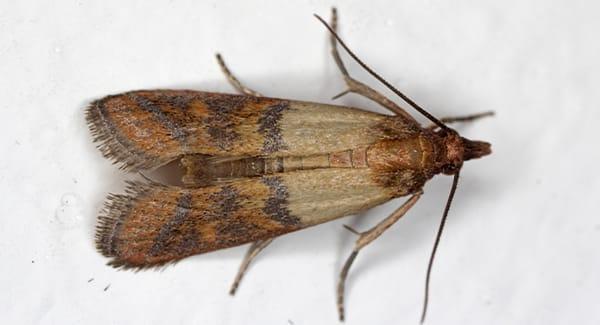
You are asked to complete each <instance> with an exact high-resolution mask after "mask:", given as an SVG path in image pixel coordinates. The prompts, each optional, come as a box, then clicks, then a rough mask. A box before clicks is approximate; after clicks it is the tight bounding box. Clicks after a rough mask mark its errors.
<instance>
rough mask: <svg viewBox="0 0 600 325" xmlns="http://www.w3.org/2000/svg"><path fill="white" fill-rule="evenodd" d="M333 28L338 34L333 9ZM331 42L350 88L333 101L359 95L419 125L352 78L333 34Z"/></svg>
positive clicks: (334, 10) (374, 91)
mask: <svg viewBox="0 0 600 325" xmlns="http://www.w3.org/2000/svg"><path fill="white" fill-rule="evenodd" d="M331 28H332V29H333V30H334V31H336V32H337V10H336V9H335V8H332V9H331ZM329 41H330V43H331V55H332V56H333V59H334V60H335V63H336V65H337V66H338V68H339V69H340V72H341V73H342V75H343V77H344V81H345V82H346V86H347V87H348V89H346V90H345V91H343V92H341V93H339V94H338V95H336V96H334V97H333V99H337V98H340V97H342V96H344V95H346V94H348V93H355V94H359V95H361V96H364V97H366V98H368V99H370V100H372V101H374V102H376V103H378V104H379V105H381V106H383V107H385V108H387V109H388V110H390V111H392V112H393V113H396V114H397V115H400V116H402V117H403V118H405V119H406V120H408V121H410V122H412V123H415V124H416V123H417V121H415V119H414V118H413V117H412V116H410V114H408V113H407V112H406V111H405V110H404V109H402V108H401V107H400V106H398V105H397V104H396V103H394V102H393V101H391V100H389V99H388V98H386V97H385V96H383V95H382V94H380V93H378V92H377V91H376V90H375V89H373V88H371V87H369V86H367V85H365V84H364V83H362V82H360V81H358V80H356V79H354V78H352V77H350V74H349V73H348V70H347V69H346V66H345V65H344V61H342V58H341V57H340V53H339V52H338V49H337V40H336V39H335V36H334V35H333V34H331V35H330V36H329Z"/></svg>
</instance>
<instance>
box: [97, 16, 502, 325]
mask: <svg viewBox="0 0 600 325" xmlns="http://www.w3.org/2000/svg"><path fill="white" fill-rule="evenodd" d="M316 17H317V18H318V19H319V20H320V21H321V22H322V23H323V24H324V25H325V27H327V29H329V31H330V41H331V47H332V50H331V51H332V54H333V58H334V60H335V62H336V64H337V66H338V68H339V69H340V71H341V73H342V75H343V78H344V80H345V82H346V85H347V87H348V88H347V90H346V91H344V92H343V93H341V94H340V95H338V96H336V98H337V97H340V96H342V95H345V94H347V93H355V94H359V95H362V96H364V97H366V98H368V99H370V100H372V101H374V102H376V103H379V104H381V105H382V106H384V107H385V108H387V109H388V110H390V111H391V112H392V113H394V115H382V114H378V113H373V112H368V111H364V110H360V109H357V108H351V107H345V106H334V105H328V104H321V103H311V102H303V101H296V100H288V99H277V98H269V97H264V96H262V95H261V94H259V93H257V92H256V91H253V90H251V89H250V88H247V87H245V86H244V85H242V84H241V83H240V82H239V80H238V79H237V78H236V77H235V76H234V75H233V74H232V73H231V72H230V71H229V69H228V68H227V66H226V65H225V63H224V61H223V59H222V58H221V56H220V55H217V59H218V62H219V64H220V66H221V68H222V70H223V72H224V73H225V75H226V77H227V78H228V80H229V82H230V83H231V84H232V85H233V86H234V87H235V88H236V90H238V91H239V92H241V95H231V94H221V93H211V92H203V91H195V90H140V91H130V92H126V93H122V94H117V95H112V96H107V97H104V98H102V99H99V100H96V101H94V102H92V103H91V105H90V106H89V107H88V108H87V112H86V118H87V123H88V125H89V128H90V130H91V133H92V135H93V137H94V140H95V141H96V142H98V148H99V149H100V151H101V152H102V154H103V155H104V156H105V157H107V158H108V159H110V160H112V161H113V162H114V163H116V164H119V165H120V167H121V168H122V169H124V170H126V171H128V172H140V171H144V170H153V169H156V168H158V167H161V166H164V165H165V164H167V163H169V162H172V161H177V160H179V162H180V166H181V167H182V168H183V169H184V176H183V185H181V186H174V185H164V184H159V183H157V182H154V181H151V180H149V179H148V180H146V181H144V182H130V183H129V185H128V187H127V190H126V194H117V195H113V194H111V195H109V197H108V198H107V201H106V204H105V208H104V210H103V211H102V212H101V216H100V217H99V222H98V226H97V233H96V245H97V248H98V250H99V251H100V252H101V253H102V254H103V255H104V256H106V257H108V258H110V262H109V264H110V265H112V266H114V267H117V268H128V269H146V268H150V267H157V266H162V265H165V264H168V263H173V262H175V261H179V260H181V259H183V258H185V257H187V256H191V255H196V254H202V253H206V252H211V251H215V250H219V249H224V248H228V247H234V246H238V245H243V244H246V243H252V245H251V246H250V249H249V251H248V253H247V255H246V258H245V259H244V260H243V262H242V264H241V266H240V269H239V271H238V274H237V276H236V278H235V280H234V283H233V286H232V288H231V291H230V292H231V294H233V293H234V292H235V290H236V289H237V287H238V284H239V282H240V280H241V278H242V276H243V274H244V272H245V270H246V269H247V267H248V265H249V264H250V262H251V261H252V259H253V258H254V257H255V256H256V255H257V254H258V253H259V252H260V251H261V250H262V249H264V248H265V247H266V246H267V245H268V244H270V243H271V241H272V240H273V239H274V238H276V237H278V236H281V235H283V234H286V233H289V232H293V231H296V230H300V229H304V228H307V227H311V226H315V225H318V224H321V223H323V222H327V221H331V220H334V219H337V218H340V217H343V216H347V215H351V214H355V213H358V212H360V211H364V210H366V209H369V208H371V207H374V206H377V205H380V204H382V203H384V202H386V201H389V200H391V199H393V198H397V197H401V196H409V199H408V200H407V201H406V202H405V203H404V204H403V205H402V206H400V207H399V208H398V209H397V210H396V211H395V212H393V213H392V214H391V215H390V216H388V217H387V218H386V219H384V220H383V221H381V222H380V223H379V224H377V225H376V226H374V227H373V228H371V229H369V230H367V231H364V232H356V231H354V230H353V229H350V230H351V231H353V232H355V233H356V234H357V235H358V239H357V241H356V244H355V246H354V249H353V250H352V252H351V254H350V256H349V257H348V259H347V260H346V263H345V265H344V266H343V268H342V270H341V272H340V277H339V282H338V287H337V305H338V312H339V317H340V320H343V319H344V303H343V298H344V283H345V279H346V276H347V274H348V271H349V269H350V266H351V265H352V263H353V261H354V260H355V258H356V256H357V254H358V252H359V251H360V250H361V249H362V248H363V247H364V246H366V245H368V244H369V243H371V242H372V241H373V240H375V239H376V238H377V237H379V236H380V235H381V234H382V233H383V232H384V231H385V230H386V229H387V228H389V227H390V226H392V225H393V224H394V223H395V222H396V221H398V220H399V219H400V218H401V217H402V216H403V215H404V214H405V213H406V212H407V211H408V210H409V209H410V208H411V207H412V206H413V205H414V204H415V203H416V202H417V201H418V199H419V198H420V197H421V195H422V194H423V190H422V189H423V186H424V184H425V182H427V181H428V180H429V179H431V178H432V177H433V176H435V175H438V174H445V175H453V177H454V181H453V185H452V188H451V191H450V194H449V197H448V200H447V203H446V207H445V209H444V212H443V216H442V221H441V223H440V228H439V230H438V233H437V237H436V239H435V243H434V247H433V251H432V254H431V256H430V259H429V266H428V270H427V276H426V282H425V283H426V285H425V301H424V304H423V311H422V317H421V322H423V320H424V318H425V312H426V308H427V301H428V288H429V279H430V274H431V266H432V264H433V260H434V257H435V251H436V249H437V247H438V244H439V240H440V236H441V232H442V229H443V227H444V223H445V220H446V217H447V215H448V211H449V209H450V204H451V202H452V198H453V196H454V193H455V190H456V186H457V183H458V178H459V173H460V170H461V168H462V166H463V162H464V161H466V160H471V159H476V158H480V157H483V156H486V155H489V154H490V153H491V149H490V144H489V143H486V142H482V141H472V140H469V139H466V138H464V137H461V136H460V135H459V134H458V133H457V132H456V131H455V130H453V129H451V128H450V127H448V126H447V124H448V123H451V122H457V121H471V120H475V119H478V118H480V117H484V116H489V115H491V114H492V112H486V113H481V114H475V115H470V116H462V117H454V118H444V119H438V118H435V117H434V116H433V115H431V114H430V113H428V112H427V111H425V110H424V109H423V108H421V107H420V106H418V105H417V104H416V103H414V102H413V101H412V100H411V99H410V98H408V97H407V96H406V95H404V94H403V93H402V92H400V91H399V90H397V89H396V88H394V87H393V86H392V85H390V84H389V83H388V82H387V81H385V79H383V78H382V77H380V76H379V75H378V74H377V73H375V72H374V71H372V70H371V69H370V68H369V67H368V66H367V65H366V64H364V63H363V62H362V61H361V60H360V59H358V58H357V57H356V55H354V53H352V52H351V51H350V50H349V49H348V47H347V46H346V45H345V44H344V42H343V41H342V40H341V39H340V38H339V37H338V35H337V34H336V31H335V30H336V26H337V18H336V11H335V9H333V10H332V20H331V24H330V25H328V24H327V23H325V21H323V19H321V18H320V17H319V16H316ZM338 43H339V44H340V45H341V46H342V47H343V48H344V49H345V50H346V51H347V52H348V54H349V55H350V56H351V57H352V58H353V59H354V60H355V61H356V62H357V63H359V64H360V65H361V66H362V67H363V68H364V69H366V70H367V71H368V72H369V73H370V74H371V75H373V76H374V77H375V78H376V79H378V80H379V81H380V82H382V83H383V84H384V85H385V86H387V87H388V88H389V89H390V90H391V91H393V92H394V93H395V94H397V95H398V96H400V97H401V98H402V99H403V100H404V101H405V102H407V103H408V104H409V105H410V106H412V107H413V108H415V109H416V110H417V111H418V112H419V113H421V114H423V115H424V116H425V117H427V118H428V119H429V120H430V121H431V122H432V124H431V125H429V126H421V125H420V124H419V123H418V122H417V121H416V120H415V119H414V118H413V117H412V116H411V115H409V114H408V113H407V112H406V111H405V110H404V109H402V108H401V107H400V106H398V105H397V104H395V103H394V102H393V101H391V100H389V99H387V98H386V97H384V96H383V95H381V94H379V93H378V92H376V91H375V90H373V89H372V88H370V87H369V86H367V85H365V84H363V83H361V82H359V81H357V80H355V79H353V78H352V77H350V75H349V73H348V71H347V69H346V67H345V65H344V63H343V61H342V59H341V57H340V55H339V53H338V50H337V45H338Z"/></svg>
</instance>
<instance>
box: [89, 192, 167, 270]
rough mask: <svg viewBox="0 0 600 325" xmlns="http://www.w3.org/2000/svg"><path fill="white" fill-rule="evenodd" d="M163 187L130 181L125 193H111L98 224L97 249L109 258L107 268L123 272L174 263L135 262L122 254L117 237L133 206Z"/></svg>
mask: <svg viewBox="0 0 600 325" xmlns="http://www.w3.org/2000/svg"><path fill="white" fill-rule="evenodd" d="M163 186H164V185H161V184H158V183H154V182H138V181H129V182H127V188H126V190H125V193H126V194H109V195H108V197H107V199H106V202H105V203H104V208H103V209H102V211H101V212H100V216H99V217H98V223H97V225H96V234H95V241H96V250H97V251H98V252H99V253H100V254H102V255H103V256H105V257H107V258H109V259H110V260H109V261H108V263H107V265H110V266H112V267H114V268H115V269H120V270H134V271H136V272H137V271H140V270H144V269H150V268H157V269H160V268H163V267H164V266H166V265H167V264H172V263H173V262H174V261H166V262H154V263H153V262H144V263H141V264H140V263H134V262H133V261H131V260H130V259H128V258H127V257H125V256H123V255H122V254H121V252H120V251H119V246H118V236H119V234H120V233H121V227H122V225H123V223H124V222H125V221H126V219H127V217H128V216H129V214H130V212H131V209H132V207H133V205H134V203H135V202H136V201H137V200H138V199H139V198H141V197H143V196H145V195H146V194H147V193H148V192H149V191H151V190H152V189H156V188H157V187H163Z"/></svg>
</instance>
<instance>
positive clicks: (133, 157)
mask: <svg viewBox="0 0 600 325" xmlns="http://www.w3.org/2000/svg"><path fill="white" fill-rule="evenodd" d="M121 96H123V94H121V95H110V96H106V97H103V98H100V99H97V100H94V101H92V102H90V104H89V105H88V106H87V108H86V109H85V120H86V123H87V125H88V128H89V130H90V133H91V135H92V140H93V142H94V143H96V144H97V145H96V147H97V148H98V149H99V150H100V152H101V153H102V155H103V156H104V157H105V158H107V159H108V160H110V161H111V162H112V163H113V164H116V165H118V167H119V169H121V170H124V171H130V172H135V171H139V170H143V169H152V168H155V167H157V166H160V165H161V164H162V162H159V161H157V159H155V158H153V157H151V156H149V155H148V154H146V153H144V152H143V151H140V150H139V149H137V148H136V147H135V146H134V145H133V144H132V143H131V142H130V141H128V140H127V139H126V138H125V137H124V136H122V135H120V134H119V130H118V128H117V126H116V125H115V124H114V122H113V121H112V120H111V118H110V114H108V108H107V105H109V102H110V101H111V100H112V99H115V98H119V97H121Z"/></svg>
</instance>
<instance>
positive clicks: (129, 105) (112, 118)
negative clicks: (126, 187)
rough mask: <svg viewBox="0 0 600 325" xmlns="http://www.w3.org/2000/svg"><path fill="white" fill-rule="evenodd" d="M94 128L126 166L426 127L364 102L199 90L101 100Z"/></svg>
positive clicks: (364, 138)
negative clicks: (354, 105) (320, 101)
mask: <svg viewBox="0 0 600 325" xmlns="http://www.w3.org/2000/svg"><path fill="white" fill-rule="evenodd" d="M86 114H87V121H88V125H89V128H90V130H91V132H92V134H93V136H94V138H95V140H96V141H97V142H98V143H99V145H98V147H99V149H100V150H101V152H102V153H103V154H104V155H105V156H106V157H108V158H109V159H111V160H113V161H114V162H115V163H117V164H120V165H121V167H122V168H123V169H126V170H130V171H136V170H142V169H153V168H156V167H159V166H161V165H164V164H166V163H168V162H170V161H172V160H175V159H177V158H178V157H180V156H182V155H187V154H203V155H208V156H215V157H238V156H304V155H314V154H323V153H328V152H336V151H343V150H347V149H352V148H355V147H359V146H363V145H368V144H371V143H373V142H374V141H376V140H379V139H382V138H389V137H394V138H398V137H403V136H411V135H414V134H415V133H416V132H418V131H419V130H418V128H417V127H416V126H415V125H414V124H413V123H412V122H410V123H409V122H406V121H404V120H402V118H401V117H390V116H385V115H381V114H376V113H372V112H367V111H363V110H359V109H353V108H347V107H341V106H334V105H326V104H317V103H309V102H301V101H291V100H284V99H274V98H266V97H252V96H240V95H229V94H218V93H208V92H198V91H191V90H151V91H132V92H127V93H123V94H118V95H113V96H108V97H105V98H102V99H100V100H97V101H94V102H93V103H91V105H90V106H89V107H88V109H87V112H86Z"/></svg>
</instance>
